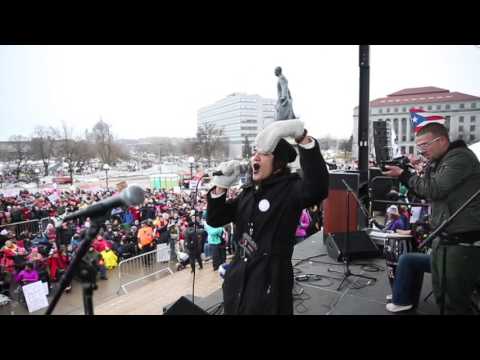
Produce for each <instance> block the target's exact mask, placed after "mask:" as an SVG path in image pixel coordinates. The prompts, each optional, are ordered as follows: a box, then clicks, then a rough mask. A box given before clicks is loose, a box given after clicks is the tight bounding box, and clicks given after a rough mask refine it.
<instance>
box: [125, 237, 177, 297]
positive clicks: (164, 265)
mask: <svg viewBox="0 0 480 360" xmlns="http://www.w3.org/2000/svg"><path fill="white" fill-rule="evenodd" d="M169 261H170V248H169V247H168V246H167V245H165V244H159V245H157V248H156V249H155V250H152V251H149V252H146V253H143V254H140V255H137V256H134V257H131V258H129V259H125V260H122V261H120V264H118V278H119V282H120V288H119V289H118V292H117V293H118V294H120V293H121V292H122V291H123V292H124V293H125V294H128V292H127V289H126V287H127V286H128V285H131V284H134V283H136V282H138V281H142V280H145V279H147V278H149V277H151V276H154V275H156V274H159V273H162V272H169V273H170V274H173V271H172V270H171V269H170V267H169Z"/></svg>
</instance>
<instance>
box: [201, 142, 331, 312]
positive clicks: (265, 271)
mask: <svg viewBox="0 0 480 360" xmlns="http://www.w3.org/2000/svg"><path fill="white" fill-rule="evenodd" d="M299 153H300V165H301V167H302V171H303V178H300V176H299V175H298V174H286V175H280V176H273V177H270V178H269V179H267V180H265V181H263V182H262V183H261V184H259V185H253V184H249V185H245V186H244V188H243V191H242V192H241V193H240V194H239V196H238V197H237V198H235V199H233V200H229V201H226V195H223V196H221V197H219V198H216V199H212V197H211V195H210V192H209V193H208V208H207V209H208V210H207V222H208V224H209V225H211V226H213V227H220V226H224V225H225V224H227V223H229V222H234V223H235V225H236V231H235V235H234V241H235V242H237V243H238V241H239V240H240V237H241V235H242V234H243V233H245V232H247V233H248V222H249V221H250V219H252V220H253V223H254V226H253V228H254V232H253V236H252V237H253V239H254V240H255V242H256V244H257V250H256V252H255V254H254V255H253V256H252V257H250V258H243V257H242V253H243V252H242V249H241V248H239V249H238V251H237V252H236V254H235V258H234V260H233V261H232V263H231V266H230V267H229V269H228V270H227V272H226V273H225V277H224V283H223V300H224V308H225V314H293V298H292V289H293V268H292V262H291V258H292V253H293V246H294V241H295V230H296V227H297V225H298V221H299V219H300V214H301V211H302V209H304V208H307V207H309V206H311V205H313V204H318V203H320V202H321V201H322V200H323V199H325V198H326V197H327V195H328V183H329V181H328V170H327V167H326V164H325V161H324V160H323V157H322V155H321V153H320V149H319V145H318V143H317V142H316V141H315V147H314V148H313V149H309V150H306V149H303V148H301V147H299ZM262 200H263V203H262V205H263V206H260V208H261V209H263V211H262V210H261V209H260V208H259V203H260V202H261V201H262ZM267 201H268V206H266V204H267ZM266 207H268V209H267V210H265V208H266Z"/></svg>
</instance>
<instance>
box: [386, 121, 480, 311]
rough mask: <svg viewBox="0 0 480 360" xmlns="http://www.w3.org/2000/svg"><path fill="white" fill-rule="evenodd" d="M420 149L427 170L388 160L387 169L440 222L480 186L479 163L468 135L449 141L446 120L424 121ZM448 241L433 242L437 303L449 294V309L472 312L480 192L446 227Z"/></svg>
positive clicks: (479, 271) (479, 266)
mask: <svg viewBox="0 0 480 360" xmlns="http://www.w3.org/2000/svg"><path fill="white" fill-rule="evenodd" d="M415 142H416V145H417V149H418V151H419V152H420V153H421V154H422V155H423V156H424V157H425V158H426V159H427V160H428V164H427V166H426V168H425V172H424V175H423V176H418V175H413V174H411V173H410V172H409V171H408V170H407V169H404V168H401V167H397V166H389V165H386V166H385V168H386V169H387V171H385V172H384V173H383V174H384V175H387V176H392V177H398V178H399V180H400V181H401V182H402V183H403V184H404V185H405V186H407V187H408V188H409V189H410V190H412V191H413V192H415V193H416V194H417V195H419V196H420V197H423V198H425V199H427V200H428V201H429V202H430V204H431V207H432V216H431V224H432V227H433V228H436V227H438V226H439V225H440V224H441V223H442V222H443V221H444V220H445V219H447V218H448V217H449V216H450V215H452V214H453V213H454V212H455V211H456V210H457V209H458V208H459V207H460V206H462V204H464V203H465V202H466V200H467V199H468V198H470V197H471V196H472V195H473V194H474V193H475V192H476V191H477V190H478V189H479V188H480V163H479V161H478V159H477V157H476V156H475V154H474V153H473V152H472V151H471V150H469V149H468V148H467V146H466V144H465V142H464V141H463V140H457V141H454V142H450V140H449V136H448V130H447V129H446V128H445V127H444V126H443V125H441V124H438V123H431V124H428V125H425V126H423V127H422V128H421V129H420V130H419V131H418V133H417V134H416V140H415ZM445 230H446V232H447V236H446V238H447V239H448V245H446V246H443V245H442V244H441V243H440V241H441V239H440V238H436V239H435V240H434V241H433V244H432V282H433V291H434V294H435V298H436V300H437V303H439V304H440V303H441V300H442V290H443V291H444V294H445V313H446V314H471V313H472V312H473V307H472V303H471V296H472V292H473V290H474V289H475V286H476V285H477V283H478V281H479V280H480V196H478V197H477V198H476V199H474V200H473V201H472V202H471V203H470V204H469V205H468V206H467V207H466V208H465V209H464V210H463V211H462V212H461V213H460V214H459V215H458V216H457V217H455V218H454V219H453V220H452V222H451V223H450V224H449V225H448V226H447V228H446V229H445ZM444 251H446V266H445V269H446V273H445V276H446V281H445V283H444V284H442V271H443V268H442V265H443V262H442V260H443V259H442V257H443V252H444Z"/></svg>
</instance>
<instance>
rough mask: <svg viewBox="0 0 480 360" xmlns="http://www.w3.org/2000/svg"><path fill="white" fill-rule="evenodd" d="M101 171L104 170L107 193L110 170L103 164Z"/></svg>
mask: <svg viewBox="0 0 480 360" xmlns="http://www.w3.org/2000/svg"><path fill="white" fill-rule="evenodd" d="M103 170H105V183H106V185H107V191H108V170H110V166H108V164H104V165H103Z"/></svg>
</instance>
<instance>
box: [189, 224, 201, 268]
mask: <svg viewBox="0 0 480 360" xmlns="http://www.w3.org/2000/svg"><path fill="white" fill-rule="evenodd" d="M185 241H186V243H185V246H186V248H187V251H188V256H189V260H190V266H191V271H192V273H193V272H194V271H195V261H197V262H198V266H199V267H200V269H203V262H202V257H201V254H202V244H203V229H200V228H197V227H196V225H195V223H194V222H193V221H191V220H190V222H189V223H188V228H187V230H186V233H185Z"/></svg>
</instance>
